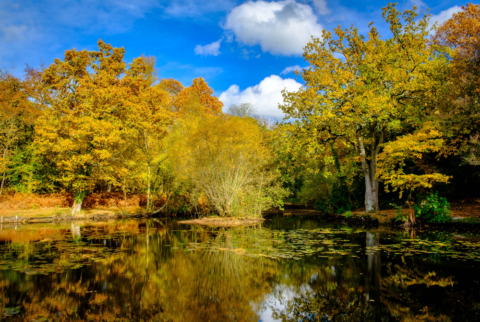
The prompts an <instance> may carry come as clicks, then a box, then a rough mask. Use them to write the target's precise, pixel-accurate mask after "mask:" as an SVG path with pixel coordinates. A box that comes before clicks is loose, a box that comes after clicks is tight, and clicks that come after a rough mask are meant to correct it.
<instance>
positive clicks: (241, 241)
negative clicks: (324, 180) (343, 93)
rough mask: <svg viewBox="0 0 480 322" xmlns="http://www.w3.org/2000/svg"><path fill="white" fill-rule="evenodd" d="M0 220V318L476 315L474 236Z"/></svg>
mask: <svg viewBox="0 0 480 322" xmlns="http://www.w3.org/2000/svg"><path fill="white" fill-rule="evenodd" d="M0 228H1V230H0V320H2V321H3V320H7V321H72V320H85V321H87V320H95V321H117V320H120V321H141V320H143V321H478V320H480V317H479V313H480V283H479V280H480V277H479V272H480V235H476V234H470V233H465V232H448V233H447V232H435V231H393V230H389V229H387V228H383V227H380V228H374V229H370V228H368V229H367V228H359V227H348V226H342V225H339V224H328V223H325V222H322V221H321V220H320V219H318V218H313V217H288V218H284V217H275V218H272V219H268V220H267V221H265V222H264V223H262V224H260V225H257V226H252V227H236V228H206V227H201V226H188V225H180V224H177V223H176V222H175V221H165V220H160V219H148V220H126V221H112V222H103V223H78V222H74V223H68V224H63V225H53V224H52V225H39V226H36V225H31V226H24V227H4V226H2V227H0Z"/></svg>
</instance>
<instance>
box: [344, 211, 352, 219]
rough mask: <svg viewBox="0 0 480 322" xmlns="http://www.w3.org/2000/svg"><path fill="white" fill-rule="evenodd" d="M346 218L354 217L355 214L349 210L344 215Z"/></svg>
mask: <svg viewBox="0 0 480 322" xmlns="http://www.w3.org/2000/svg"><path fill="white" fill-rule="evenodd" d="M343 215H344V216H345V218H350V217H352V216H353V213H352V212H351V211H350V210H349V211H346V212H345V213H344V214H343Z"/></svg>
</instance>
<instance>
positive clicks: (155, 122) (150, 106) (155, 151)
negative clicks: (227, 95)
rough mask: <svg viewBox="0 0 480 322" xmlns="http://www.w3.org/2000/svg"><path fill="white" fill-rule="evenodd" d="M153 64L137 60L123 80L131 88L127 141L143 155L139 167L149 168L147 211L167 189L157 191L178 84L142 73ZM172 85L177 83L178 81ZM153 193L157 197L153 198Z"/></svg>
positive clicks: (145, 176)
mask: <svg viewBox="0 0 480 322" xmlns="http://www.w3.org/2000/svg"><path fill="white" fill-rule="evenodd" d="M153 65H154V61H150V62H149V61H146V60H144V59H142V58H138V59H135V60H134V61H133V63H132V64H130V68H129V70H128V71H127V75H126V77H125V78H124V79H123V83H124V84H125V86H127V88H128V89H129V91H128V94H127V98H126V101H125V102H126V103H125V105H126V110H125V114H124V115H123V116H122V118H123V120H124V123H125V128H126V130H127V129H128V134H127V136H128V137H129V138H128V139H127V141H128V142H129V143H130V144H134V146H135V149H136V151H137V152H138V154H139V155H140V156H141V158H140V159H139V163H138V164H137V167H141V168H144V169H145V171H143V172H142V181H144V182H146V190H147V191H146V192H147V211H153V210H154V206H155V201H156V199H158V197H161V196H162V192H163V191H157V190H158V189H157V188H158V186H161V185H162V181H163V179H164V178H163V176H162V173H163V170H164V165H163V162H164V161H165V160H166V153H165V149H166V146H165V142H164V141H163V139H164V138H165V136H166V135H167V134H168V132H169V131H170V126H171V125H172V121H173V112H172V111H171V106H172V100H173V97H174V96H172V94H173V95H175V90H174V89H175V87H172V86H165V83H164V82H160V84H157V85H155V84H154V82H153V81H154V80H153V79H149V78H148V77H143V76H142V75H148V74H149V73H148V71H149V70H150V69H152V68H153ZM170 84H173V85H177V84H176V82H170ZM169 91H171V92H172V94H171V93H170V92H169ZM152 189H153V190H154V191H152ZM153 192H155V193H154V195H155V197H156V198H153V199H152V193H153Z"/></svg>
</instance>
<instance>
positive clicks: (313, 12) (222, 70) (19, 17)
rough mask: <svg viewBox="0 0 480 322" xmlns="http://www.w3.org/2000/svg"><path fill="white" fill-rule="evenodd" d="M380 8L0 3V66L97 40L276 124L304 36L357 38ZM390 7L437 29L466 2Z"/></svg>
mask: <svg viewBox="0 0 480 322" xmlns="http://www.w3.org/2000/svg"><path fill="white" fill-rule="evenodd" d="M388 2H389V1H388V0H387V1H378V0H358V1H345V0H340V1H334V0H284V1H240V0H204V1H201V0H172V1H169V0H137V1H134V0H103V1H101V0H77V1H73V0H44V1H31V0H20V1H18V2H15V1H14V0H13V1H11V0H0V67H3V68H6V69H7V70H11V69H12V68H14V69H13V70H14V73H15V74H17V75H20V74H21V72H22V70H23V69H24V67H25V65H26V64H28V65H30V66H38V65H39V64H40V63H41V62H43V63H44V64H45V65H47V66H48V65H50V64H51V63H52V62H53V59H54V58H62V57H63V53H64V51H65V50H67V49H71V48H76V49H77V50H81V49H88V50H95V49H96V43H97V41H98V39H102V40H103V41H105V42H107V43H110V44H112V45H113V46H115V47H122V46H123V47H125V50H126V60H127V61H131V60H132V59H133V58H134V57H138V56H140V55H142V54H145V55H147V56H155V57H156V59H157V66H156V67H157V68H158V71H159V76H160V77H162V78H175V79H178V80H180V81H181V82H182V83H183V84H184V85H185V86H188V85H190V84H191V81H192V79H193V78H196V77H199V76H201V77H203V78H204V79H205V80H206V81H207V82H208V83H209V85H210V86H211V87H212V88H213V89H214V90H215V94H216V95H217V96H219V97H220V98H221V99H222V101H224V103H225V104H226V106H228V105H230V104H235V103H242V102H250V103H252V104H254V106H255V107H256V108H257V111H258V113H259V114H262V115H266V116H271V117H276V118H280V117H281V116H282V114H281V113H280V111H279V110H278V109H277V104H278V103H279V101H280V100H281V94H280V91H281V90H282V89H284V88H286V89H287V90H292V91H293V90H296V89H298V88H299V86H301V85H300V80H299V79H297V80H295V75H294V74H293V73H292V72H291V71H293V70H295V69H296V68H297V67H298V66H300V67H303V66H306V64H305V62H304V60H303V58H302V56H301V53H302V48H303V46H304V45H305V44H306V42H307V41H308V39H310V35H312V34H313V35H317V36H319V35H320V33H321V30H322V29H327V30H332V29H333V28H335V27H337V26H338V25H339V24H341V25H342V26H343V27H349V26H350V25H351V24H354V25H355V26H356V27H358V28H359V29H360V30H361V31H366V27H367V25H368V23H369V22H371V21H374V22H375V25H376V26H377V27H378V28H379V30H380V33H381V34H385V35H388V31H387V29H386V28H385V24H384V23H383V21H382V18H381V8H382V7H384V6H386V5H387V4H388ZM398 2H399V4H398V8H399V9H406V8H412V6H413V5H416V6H417V7H420V8H421V9H428V8H429V9H430V13H431V14H432V16H433V20H436V21H439V22H442V21H444V20H446V19H448V18H449V17H450V16H451V15H452V14H453V13H454V12H456V11H458V10H459V9H460V7H461V6H462V5H464V4H466V2H459V1H455V0H440V1H427V0H424V1H421V0H407V1H398Z"/></svg>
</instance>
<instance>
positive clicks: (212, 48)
mask: <svg viewBox="0 0 480 322" xmlns="http://www.w3.org/2000/svg"><path fill="white" fill-rule="evenodd" d="M222 40H223V39H222V38H220V39H219V40H217V41H214V42H212V43H211V44H208V45H205V46H202V45H197V46H196V47H195V55H202V56H209V55H211V56H218V55H220V50H219V49H220V43H221V42H222Z"/></svg>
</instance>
